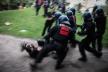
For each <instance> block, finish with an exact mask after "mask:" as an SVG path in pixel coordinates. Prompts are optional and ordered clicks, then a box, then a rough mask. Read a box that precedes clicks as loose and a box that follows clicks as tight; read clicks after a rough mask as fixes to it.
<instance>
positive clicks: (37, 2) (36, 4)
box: [35, 0, 42, 15]
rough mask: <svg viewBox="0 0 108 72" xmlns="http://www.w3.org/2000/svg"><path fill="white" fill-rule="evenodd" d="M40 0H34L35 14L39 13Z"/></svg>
mask: <svg viewBox="0 0 108 72" xmlns="http://www.w3.org/2000/svg"><path fill="white" fill-rule="evenodd" d="M40 1H41V0H36V1H35V8H36V15H38V14H39V10H40V8H41V5H42V2H40Z"/></svg>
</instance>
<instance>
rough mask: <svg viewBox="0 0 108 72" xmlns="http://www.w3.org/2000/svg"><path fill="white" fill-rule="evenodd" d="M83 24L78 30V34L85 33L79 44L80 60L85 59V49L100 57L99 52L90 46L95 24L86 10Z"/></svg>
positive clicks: (93, 37)
mask: <svg viewBox="0 0 108 72" xmlns="http://www.w3.org/2000/svg"><path fill="white" fill-rule="evenodd" d="M83 17H84V24H83V26H82V27H81V29H82V31H81V32H78V34H79V35H82V36H84V35H86V37H85V38H84V39H82V41H81V42H80V44H79V51H80V53H81V56H82V57H81V58H79V60H80V61H84V62H86V61H87V56H86V54H85V50H87V51H89V52H91V53H92V54H93V55H95V56H96V57H98V58H100V57H101V55H102V54H101V53H100V52H97V51H96V50H95V49H94V48H92V47H90V44H91V43H92V42H93V41H94V40H95V24H94V23H93V21H92V15H91V14H90V13H89V12H88V13H86V14H85V15H84V16H83Z"/></svg>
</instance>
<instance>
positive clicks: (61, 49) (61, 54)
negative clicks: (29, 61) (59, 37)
mask: <svg viewBox="0 0 108 72" xmlns="http://www.w3.org/2000/svg"><path fill="white" fill-rule="evenodd" d="M51 51H56V53H57V64H56V66H59V65H61V63H62V62H63V60H64V58H65V56H66V54H67V51H68V48H67V46H63V45H62V44H59V43H55V42H53V43H49V44H48V45H46V46H45V47H44V48H43V49H42V50H41V52H40V53H39V55H38V56H37V58H36V63H40V62H41V61H42V59H43V58H44V57H45V55H46V54H48V53H49V52H51Z"/></svg>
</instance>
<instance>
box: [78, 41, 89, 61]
mask: <svg viewBox="0 0 108 72" xmlns="http://www.w3.org/2000/svg"><path fill="white" fill-rule="evenodd" d="M79 52H80V54H81V58H79V60H80V61H83V62H86V61H87V56H86V53H85V43H83V41H82V42H81V43H80V44H79Z"/></svg>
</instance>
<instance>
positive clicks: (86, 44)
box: [79, 37, 98, 58]
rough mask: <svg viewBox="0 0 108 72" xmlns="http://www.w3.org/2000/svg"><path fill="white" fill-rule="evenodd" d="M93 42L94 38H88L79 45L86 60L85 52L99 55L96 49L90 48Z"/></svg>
mask: <svg viewBox="0 0 108 72" xmlns="http://www.w3.org/2000/svg"><path fill="white" fill-rule="evenodd" d="M92 41H93V38H89V37H86V38H85V39H83V40H82V41H81V43H80V44H79V51H80V54H81V55H82V57H83V58H86V54H85V50H87V51H89V52H91V53H92V54H93V55H95V56H96V55H98V52H97V51H96V50H95V49H94V48H92V47H90V44H91V43H92Z"/></svg>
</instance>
